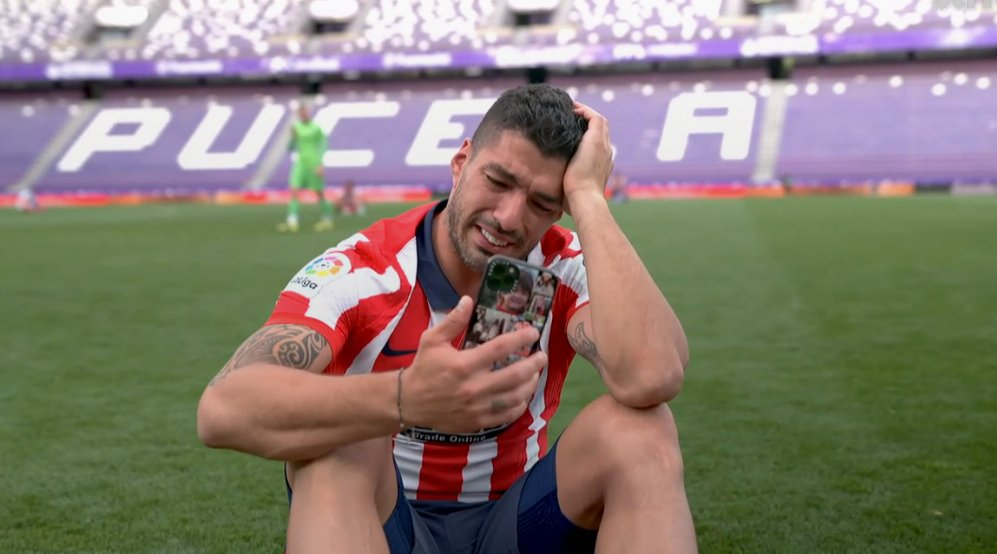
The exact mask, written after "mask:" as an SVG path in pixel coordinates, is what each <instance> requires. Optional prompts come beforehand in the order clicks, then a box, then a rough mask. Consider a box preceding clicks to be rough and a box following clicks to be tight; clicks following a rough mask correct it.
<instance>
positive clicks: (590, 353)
mask: <svg viewBox="0 0 997 554" xmlns="http://www.w3.org/2000/svg"><path fill="white" fill-rule="evenodd" d="M568 341H569V342H570V343H571V347H572V348H574V349H575V352H578V353H579V354H581V355H582V356H584V357H585V359H586V360H588V361H590V362H592V365H594V366H595V368H596V369H597V370H599V372H600V373H602V370H603V361H602V356H600V355H599V349H598V348H597V347H596V345H595V341H594V340H592V337H590V336H588V334H587V333H586V332H585V322H584V321H582V322H579V323H578V325H576V326H575V329H574V331H572V332H571V335H569V336H568Z"/></svg>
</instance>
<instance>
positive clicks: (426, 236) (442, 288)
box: [415, 200, 460, 311]
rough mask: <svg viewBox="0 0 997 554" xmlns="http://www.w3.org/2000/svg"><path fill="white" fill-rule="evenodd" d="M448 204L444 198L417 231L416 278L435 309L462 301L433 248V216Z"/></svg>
mask: <svg viewBox="0 0 997 554" xmlns="http://www.w3.org/2000/svg"><path fill="white" fill-rule="evenodd" d="M446 205H447V201H446V200H442V201H440V202H439V203H438V204H436V206H434V207H433V209H431V210H429V211H428V212H426V217H425V218H423V220H422V224H421V225H419V227H418V228H417V229H416V231H415V246H416V252H417V255H418V258H419V266H418V268H417V269H416V275H415V278H416V280H417V281H419V284H420V285H422V290H423V291H424V292H425V293H426V298H427V299H428V300H429V307H430V308H431V309H433V310H434V311H443V310H452V309H454V308H455V307H457V302H458V301H460V295H458V294H457V291H456V290H455V289H454V288H453V285H451V284H450V281H449V280H448V279H447V276H446V275H444V274H443V269H442V268H440V262H439V260H437V259H436V249H435V248H433V218H435V217H436V215H437V214H439V213H440V212H441V211H443V208H444V207H446Z"/></svg>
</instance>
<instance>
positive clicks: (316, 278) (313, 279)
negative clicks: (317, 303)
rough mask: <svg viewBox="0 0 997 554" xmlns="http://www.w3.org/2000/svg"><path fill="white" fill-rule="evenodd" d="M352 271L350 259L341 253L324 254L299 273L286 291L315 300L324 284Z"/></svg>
mask: <svg viewBox="0 0 997 554" xmlns="http://www.w3.org/2000/svg"><path fill="white" fill-rule="evenodd" d="M352 269H353V264H352V263H350V258H349V257H347V256H346V254H344V253H343V252H336V251H331V252H326V253H325V254H322V255H321V256H319V257H317V258H315V259H314V260H312V261H311V262H310V263H309V264H308V265H306V266H305V268H304V269H302V270H301V271H299V272H298V274H297V275H295V276H294V278H293V279H291V282H290V283H288V284H287V289H286V290H288V291H289V292H296V293H298V294H300V295H302V296H305V297H307V298H315V296H316V295H318V293H319V291H321V290H322V287H324V286H325V285H326V283H328V282H330V281H335V280H336V279H339V278H341V277H343V276H345V275H347V274H349V273H350V271H351V270H352Z"/></svg>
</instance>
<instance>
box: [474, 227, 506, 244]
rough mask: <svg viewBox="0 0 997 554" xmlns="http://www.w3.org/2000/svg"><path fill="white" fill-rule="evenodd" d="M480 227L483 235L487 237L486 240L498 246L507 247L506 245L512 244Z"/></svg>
mask: <svg viewBox="0 0 997 554" xmlns="http://www.w3.org/2000/svg"><path fill="white" fill-rule="evenodd" d="M478 229H479V230H480V231H481V236H483V237H485V240H487V241H488V243H489V244H491V245H492V246H495V247H496V248H505V247H506V246H509V245H511V244H512V243H511V242H506V241H504V240H502V239H500V238H498V237H496V236H495V235H493V234H491V233H489V232H488V231H487V230H485V228H484V227H478Z"/></svg>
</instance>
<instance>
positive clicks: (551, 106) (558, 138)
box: [471, 84, 588, 160]
mask: <svg viewBox="0 0 997 554" xmlns="http://www.w3.org/2000/svg"><path fill="white" fill-rule="evenodd" d="M587 128H588V122H587V121H585V118H584V117H582V116H580V115H578V114H576V113H575V112H574V104H573V103H572V101H571V97H570V96H568V93H566V92H564V91H563V90H561V89H559V88H555V87H552V86H550V85H547V84H530V85H522V86H518V87H516V88H513V89H509V90H507V91H505V92H503V93H502V95H501V96H499V98H498V100H496V101H495V103H494V104H492V107H491V108H489V109H488V112H486V113H485V117H484V118H482V120H481V123H479V124H478V128H477V130H475V131H474V136H472V137H471V144H472V147H477V146H484V145H486V144H488V143H489V142H490V141H492V140H493V139H495V138H497V137H498V135H499V134H500V133H501V132H502V131H517V132H519V133H522V135H523V136H525V137H526V138H527V139H529V140H530V142H532V143H533V144H534V145H536V147H537V149H538V150H540V153H541V154H543V155H544V156H546V157H556V158H561V159H564V160H570V159H571V157H572V156H574V155H575V151H576V150H578V145H579V144H580V143H581V142H582V135H583V134H585V130H586V129H587Z"/></svg>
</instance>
